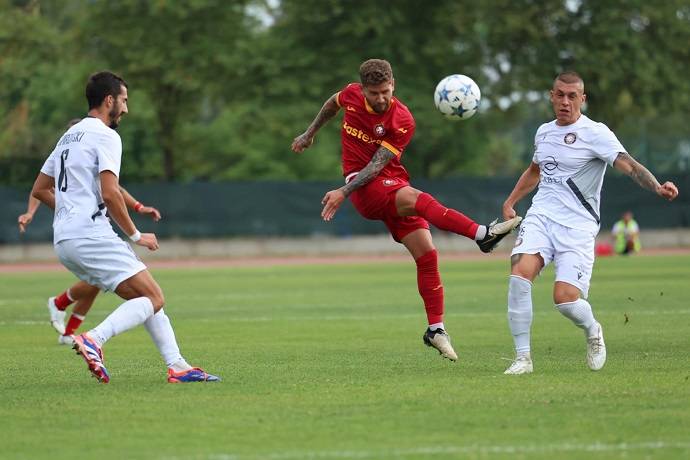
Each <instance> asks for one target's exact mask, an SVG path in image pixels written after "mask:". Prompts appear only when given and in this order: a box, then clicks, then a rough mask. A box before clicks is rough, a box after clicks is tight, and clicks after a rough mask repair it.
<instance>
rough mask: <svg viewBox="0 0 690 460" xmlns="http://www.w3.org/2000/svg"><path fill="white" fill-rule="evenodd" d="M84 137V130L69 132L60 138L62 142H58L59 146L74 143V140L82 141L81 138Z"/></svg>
mask: <svg viewBox="0 0 690 460" xmlns="http://www.w3.org/2000/svg"><path fill="white" fill-rule="evenodd" d="M82 137H84V132H83V131H79V132H76V133H67V134H65V135H64V136H62V138H61V139H60V142H58V144H57V145H58V146H60V145H65V144H72V143H74V142H81V138H82Z"/></svg>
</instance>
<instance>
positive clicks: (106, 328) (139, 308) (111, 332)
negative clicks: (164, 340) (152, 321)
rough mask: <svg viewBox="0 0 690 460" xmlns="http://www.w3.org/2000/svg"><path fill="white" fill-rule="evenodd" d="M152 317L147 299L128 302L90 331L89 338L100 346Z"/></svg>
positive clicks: (140, 298) (151, 308) (150, 306)
mask: <svg viewBox="0 0 690 460" xmlns="http://www.w3.org/2000/svg"><path fill="white" fill-rule="evenodd" d="M151 316H153V304H152V303H151V299H149V298H148V297H137V298H136V299H132V300H128V301H127V302H125V303H123V304H122V305H120V306H119V307H117V309H116V310H115V311H114V312H112V313H111V314H110V315H108V317H107V318H106V319H104V320H103V322H102V323H101V324H99V325H98V326H96V327H95V328H93V329H91V330H90V331H89V332H88V334H89V336H90V337H91V338H92V339H94V340H95V341H96V342H98V345H100V346H102V345H103V344H104V343H105V342H107V341H108V340H110V339H111V338H112V337H114V336H116V335H118V334H122V333H123V332H125V331H128V330H130V329H132V328H134V327H136V326H138V325H140V324H142V323H143V322H144V321H146V320H147V319H149V318H150V317H151Z"/></svg>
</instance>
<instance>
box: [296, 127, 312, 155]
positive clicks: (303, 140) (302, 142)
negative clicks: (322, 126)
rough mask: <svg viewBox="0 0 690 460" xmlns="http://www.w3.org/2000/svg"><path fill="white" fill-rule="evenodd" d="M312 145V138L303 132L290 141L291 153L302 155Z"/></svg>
mask: <svg viewBox="0 0 690 460" xmlns="http://www.w3.org/2000/svg"><path fill="white" fill-rule="evenodd" d="M313 143H314V136H310V135H309V134H308V133H306V132H304V133H302V134H300V135H299V136H297V137H296V138H295V139H294V140H293V141H292V146H291V148H292V151H293V152H295V153H302V152H304V151H305V150H306V149H308V148H309V147H311V144H313Z"/></svg>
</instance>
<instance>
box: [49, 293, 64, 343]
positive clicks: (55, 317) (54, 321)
mask: <svg viewBox="0 0 690 460" xmlns="http://www.w3.org/2000/svg"><path fill="white" fill-rule="evenodd" d="M48 312H49V313H50V325H51V326H53V329H55V330H56V331H58V333H59V334H60V335H62V334H64V333H65V312H64V311H60V310H58V308H57V307H56V306H55V297H51V298H49V299H48Z"/></svg>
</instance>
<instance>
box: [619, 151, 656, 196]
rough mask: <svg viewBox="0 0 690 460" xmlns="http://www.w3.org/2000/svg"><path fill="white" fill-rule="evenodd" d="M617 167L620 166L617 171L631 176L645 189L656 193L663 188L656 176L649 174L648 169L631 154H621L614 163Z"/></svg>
mask: <svg viewBox="0 0 690 460" xmlns="http://www.w3.org/2000/svg"><path fill="white" fill-rule="evenodd" d="M619 162H620V163H619ZM615 165H618V167H617V169H619V170H620V171H622V172H624V173H625V174H627V175H628V176H630V177H631V178H632V179H633V180H634V181H635V182H637V184H638V185H639V186H640V187H642V188H643V189H646V190H649V191H650V192H654V193H656V191H657V190H658V189H659V187H661V185H660V184H659V181H658V180H657V179H656V177H654V174H652V173H651V172H649V170H648V169H647V168H645V167H644V166H642V165H641V164H640V163H639V162H638V161H637V160H635V159H634V158H633V157H632V156H631V155H630V154H629V153H625V152H621V153H619V154H618V157H617V158H616V161H615V162H614V166H615Z"/></svg>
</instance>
